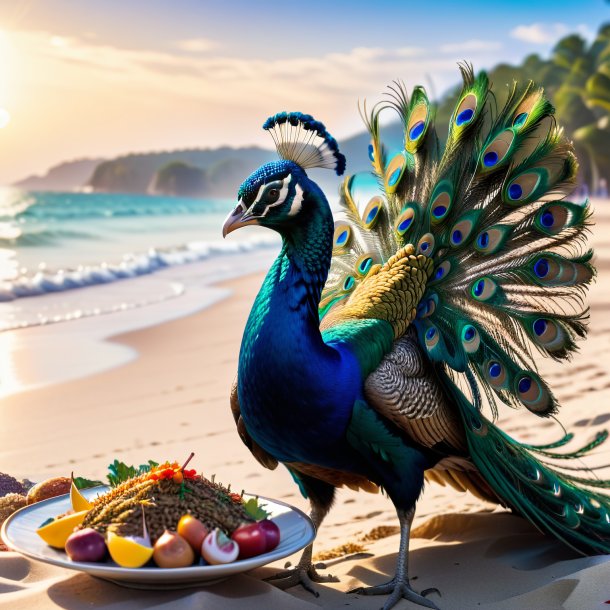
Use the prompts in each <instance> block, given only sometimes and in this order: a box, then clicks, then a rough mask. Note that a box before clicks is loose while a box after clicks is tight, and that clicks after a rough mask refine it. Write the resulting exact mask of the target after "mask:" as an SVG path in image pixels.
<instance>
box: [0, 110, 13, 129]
mask: <svg viewBox="0 0 610 610" xmlns="http://www.w3.org/2000/svg"><path fill="white" fill-rule="evenodd" d="M10 121H11V115H10V114H9V111H8V110H6V108H0V129H2V128H3V127H6V126H7V125H8V124H9V123H10Z"/></svg>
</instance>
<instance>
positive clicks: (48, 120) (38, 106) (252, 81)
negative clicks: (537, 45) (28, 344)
mask: <svg viewBox="0 0 610 610" xmlns="http://www.w3.org/2000/svg"><path fill="white" fill-rule="evenodd" d="M54 36H56V34H55V33H52V32H48V31H14V30H13V31H12V32H10V46H11V47H12V51H11V52H10V53H8V56H10V57H12V58H13V60H12V64H10V65H9V67H10V68H12V70H10V71H7V72H3V73H2V74H0V94H1V93H2V90H3V87H5V88H6V90H7V91H9V92H10V93H11V96H12V99H7V100H0V102H2V106H3V107H6V108H8V109H9V110H11V114H13V118H14V120H13V121H12V122H11V130H10V134H9V130H6V131H7V134H8V135H9V136H10V138H8V139H7V138H5V139H4V141H3V142H0V153H3V150H4V149H5V150H7V151H8V150H12V151H13V152H14V155H13V156H14V158H15V159H14V161H13V162H12V165H11V166H10V167H9V166H6V167H5V168H0V177H2V175H3V174H6V175H8V174H9V173H12V174H13V175H16V174H20V173H27V172H28V171H30V170H29V168H33V167H37V166H39V167H44V166H45V165H50V164H51V163H54V162H56V161H57V159H61V158H75V157H79V156H87V155H90V154H95V155H108V156H111V155H114V154H117V153H119V152H123V151H126V150H131V151H133V150H155V149H158V148H160V147H163V148H181V147H189V146H216V145H220V144H227V143H229V144H231V145H234V146H238V145H245V144H253V143H258V144H262V145H268V144H269V142H268V141H267V135H266V134H265V133H264V132H262V130H259V129H258V124H259V122H260V121H262V120H263V119H264V118H265V117H266V116H269V115H270V114H273V113H274V112H278V111H280V110H301V111H303V112H308V113H311V114H313V116H315V117H316V118H319V119H320V120H322V121H324V122H325V123H326V124H327V125H328V126H329V128H330V129H331V130H332V131H331V132H332V133H333V135H335V137H339V138H341V137H345V136H346V135H348V134H350V135H351V134H352V133H355V132H356V131H358V130H360V129H362V123H361V119H360V117H359V115H358V110H357V103H358V100H362V99H364V98H368V99H369V100H370V101H371V102H374V101H377V100H379V99H381V94H382V92H383V91H384V90H385V88H386V86H387V85H388V84H390V83H391V82H392V81H394V79H396V78H401V79H403V80H404V81H405V84H406V85H407V87H408V88H409V89H410V88H411V87H413V86H415V85H418V84H422V85H426V87H427V88H428V89H429V91H430V93H431V94H432V95H434V93H435V92H437V93H442V92H443V91H444V90H445V89H447V88H448V87H449V86H451V85H453V84H456V83H457V82H458V80H459V72H458V70H457V67H456V65H455V61H454V58H453V57H451V56H450V55H443V54H439V53H438V51H436V50H434V51H432V50H427V49H425V48H419V47H398V48H382V47H375V46H371V47H355V48H352V49H350V50H347V51H343V52H328V53H326V54H321V55H308V54H303V55H301V56H298V57H272V58H265V57H257V56H229V55H228V54H225V53H224V52H223V50H222V47H218V48H217V49H213V50H212V51H206V52H203V49H204V47H205V45H204V44H203V43H200V41H199V42H198V43H197V44H194V43H193V44H187V45H186V47H189V48H191V49H195V48H197V49H202V51H201V52H197V53H195V52H182V51H183V50H184V41H180V43H181V44H182V46H183V49H181V50H179V49H178V47H177V46H176V43H174V45H173V47H172V48H167V47H166V48H165V49H147V48H126V47H119V46H116V45H111V44H107V43H104V42H103V41H102V40H101V39H91V38H90V37H87V36H84V35H81V36H80V37H71V38H63V37H60V38H61V40H57V39H54ZM58 43H59V44H58ZM487 59H488V58H487ZM487 59H486V61H487ZM491 61H492V60H489V62H491ZM9 63H10V62H9ZM477 67H483V66H477ZM429 75H432V76H433V78H434V80H433V81H432V82H431V79H430V77H429ZM4 81H6V85H4ZM9 102H10V103H9ZM12 108H16V109H18V111H19V112H14V113H13V112H12ZM66 134H69V137H67V136H66ZM3 135H4V134H3ZM9 140H10V141H9ZM33 141H35V142H36V146H35V147H34V149H32V146H31V142H33ZM19 168H22V169H19Z"/></svg>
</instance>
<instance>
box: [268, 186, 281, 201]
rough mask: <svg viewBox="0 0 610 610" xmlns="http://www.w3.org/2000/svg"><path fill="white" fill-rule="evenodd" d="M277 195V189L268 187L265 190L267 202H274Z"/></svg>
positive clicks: (278, 194) (278, 192)
mask: <svg viewBox="0 0 610 610" xmlns="http://www.w3.org/2000/svg"><path fill="white" fill-rule="evenodd" d="M279 196H280V191H279V189H269V190H268V191H267V202H268V203H275V202H276V201H277V199H278V197H279Z"/></svg>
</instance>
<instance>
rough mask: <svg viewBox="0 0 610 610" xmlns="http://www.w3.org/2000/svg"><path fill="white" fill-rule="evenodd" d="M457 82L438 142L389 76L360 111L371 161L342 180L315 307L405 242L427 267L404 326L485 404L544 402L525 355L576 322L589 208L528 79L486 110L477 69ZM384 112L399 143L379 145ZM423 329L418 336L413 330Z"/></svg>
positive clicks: (590, 272)
mask: <svg viewBox="0 0 610 610" xmlns="http://www.w3.org/2000/svg"><path fill="white" fill-rule="evenodd" d="M461 70H462V76H463V79H464V86H463V89H462V92H461V94H460V96H459V98H458V102H457V104H456V107H455V109H454V112H453V113H452V116H451V120H450V125H449V133H448V136H447V141H446V144H445V147H444V149H442V150H441V149H440V147H439V146H438V138H437V136H436V132H435V129H434V122H433V118H434V117H433V115H434V109H433V106H432V105H431V104H430V102H429V100H428V98H427V96H426V93H425V91H424V90H423V88H421V87H416V88H415V89H414V90H413V92H412V94H411V96H410V97H409V96H408V95H407V92H406V89H405V87H404V85H403V84H402V83H399V82H397V83H394V84H393V85H392V86H391V87H390V88H389V93H388V100H389V101H386V102H385V103H382V104H377V105H376V106H374V107H373V110H372V111H371V112H370V113H366V106H365V114H366V116H365V121H366V123H367V125H368V127H369V131H370V133H371V146H370V156H371V163H372V168H373V176H372V177H371V178H372V179H369V187H371V186H372V190H368V191H367V189H366V188H363V186H364V185H365V184H366V181H367V178H366V176H361V175H356V176H352V177H349V178H346V180H345V182H344V187H343V194H342V207H343V213H342V217H341V218H340V219H339V220H338V221H337V224H336V230H335V249H334V250H333V255H334V256H333V264H332V267H331V272H330V275H329V279H328V282H327V285H326V288H325V291H324V294H323V298H322V304H321V308H320V313H321V315H322V316H324V315H325V314H326V313H327V312H328V311H329V310H330V309H331V308H332V307H335V306H340V305H341V303H342V302H345V300H346V299H348V298H349V296H350V294H351V293H352V292H353V290H354V289H355V288H356V286H357V285H358V284H359V283H360V282H362V281H364V280H365V279H366V275H367V273H368V272H369V271H370V269H371V268H373V267H374V265H375V264H377V263H379V264H383V263H384V262H385V261H386V260H388V258H390V256H392V255H393V254H394V253H395V252H396V251H397V250H398V249H399V248H401V247H402V246H404V245H406V244H409V243H410V244H413V245H414V246H415V248H416V251H417V252H418V253H419V254H423V255H425V256H430V257H431V258H432V260H433V261H434V264H435V273H434V274H433V276H432V278H431V280H430V281H429V284H428V286H427V290H426V293H425V294H424V296H423V298H422V300H421V302H420V306H419V309H418V316H417V318H416V320H415V321H414V325H415V326H416V328H417V330H418V336H419V340H420V342H421V344H422V346H423V347H424V348H425V349H426V350H427V353H428V356H429V357H430V359H431V360H433V361H434V362H437V363H441V364H443V365H445V367H446V368H447V370H448V371H449V372H450V374H452V375H454V376H455V377H459V376H460V375H463V374H465V373H466V372H470V373H472V374H474V375H475V376H476V378H477V380H478V383H479V385H480V389H481V390H482V393H483V394H484V395H485V396H486V399H487V402H488V403H489V406H490V408H491V411H492V413H493V414H494V415H495V413H496V412H497V402H498V401H499V402H502V403H505V404H507V405H509V406H512V407H519V406H525V407H526V408H527V409H529V410H530V411H532V412H533V413H536V414H537V415H540V416H549V415H551V414H552V413H554V412H556V410H557V407H558V405H557V402H556V400H555V399H554V398H553V395H552V392H551V390H550V388H549V387H548V386H547V384H546V383H545V381H544V380H543V379H542V378H541V377H540V376H539V375H538V373H537V368H536V362H535V359H534V353H535V352H539V353H542V354H543V355H546V356H549V357H551V358H554V359H556V360H562V359H566V358H569V357H570V355H571V354H572V353H573V351H574V350H575V349H576V339H577V338H578V337H583V336H584V335H585V333H586V325H585V323H586V319H587V309H586V306H585V304H584V300H583V296H584V291H585V290H586V287H587V286H588V284H589V283H590V282H591V280H592V279H593V277H594V273H595V272H594V269H593V268H592V266H591V264H590V262H589V259H590V254H589V253H588V252H587V251H586V249H583V244H584V241H585V236H586V232H587V230H588V225H589V222H588V218H589V213H590V212H589V209H588V206H587V205H586V204H585V205H584V206H581V205H578V204H575V203H571V202H568V201H563V200H562V199H563V197H564V196H565V194H566V193H568V192H569V191H570V190H571V188H572V186H573V180H574V176H575V173H576V168H577V164H576V160H575V158H574V155H573V152H572V148H571V145H570V143H569V142H568V141H567V140H566V139H565V138H564V136H563V134H562V132H561V130H560V129H559V128H558V127H557V124H556V122H555V119H554V117H553V112H554V110H553V107H552V106H551V104H550V103H549V102H548V101H547V100H546V99H545V97H544V94H543V92H542V90H541V89H539V88H537V87H536V86H535V85H534V84H533V83H528V84H527V85H525V86H524V87H518V86H515V87H514V88H513V90H512V92H511V94H510V95H509V99H508V101H507V102H506V104H505V106H504V108H502V109H501V110H500V111H497V110H496V108H495V100H494V98H493V96H491V95H490V85H489V82H488V79H487V76H486V74H485V73H483V72H481V73H480V74H478V75H477V76H475V75H474V73H473V71H472V69H471V68H470V67H468V66H463V67H462V68H461ZM385 108H391V109H393V110H394V111H396V112H397V113H398V115H399V118H400V120H401V122H402V125H403V130H404V146H403V149H402V150H400V151H398V152H396V153H395V154H393V155H386V152H385V150H384V147H383V143H382V141H381V136H380V131H379V115H380V113H381V112H382V111H383V110H384V109H385ZM427 336H430V337H431V339H429V340H428V339H427Z"/></svg>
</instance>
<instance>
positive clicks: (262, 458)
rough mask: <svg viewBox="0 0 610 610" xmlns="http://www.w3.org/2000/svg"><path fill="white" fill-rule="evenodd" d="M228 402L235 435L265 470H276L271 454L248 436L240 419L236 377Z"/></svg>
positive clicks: (275, 462)
mask: <svg viewBox="0 0 610 610" xmlns="http://www.w3.org/2000/svg"><path fill="white" fill-rule="evenodd" d="M229 401H230V403H231V413H233V419H234V420H235V424H236V425H237V433H238V434H239V437H240V438H241V440H242V441H243V443H244V445H245V446H246V447H248V449H250V451H251V452H252V455H253V456H254V457H255V458H256V460H257V461H258V462H259V463H260V464H261V465H263V466H264V467H265V468H269V470H274V469H275V468H277V465H278V461H277V460H276V459H275V458H274V457H273V456H272V455H271V454H269V453H267V452H266V451H265V450H264V449H263V448H262V447H261V446H260V445H259V444H257V443H256V441H255V440H254V439H253V438H252V437H251V436H250V434H248V430H247V429H246V424H245V423H244V420H243V419H242V417H241V409H240V406H239V397H238V396H237V377H235V381H234V382H233V386H232V387H231V396H230V398H229Z"/></svg>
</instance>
